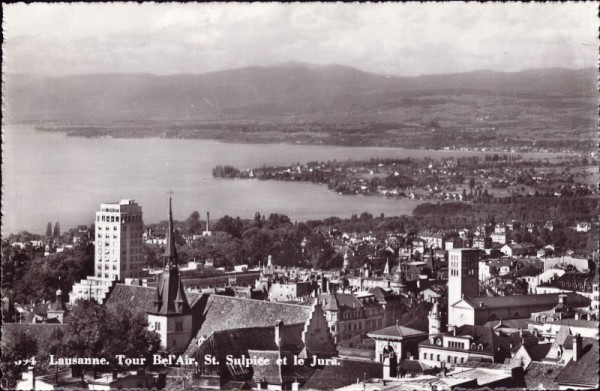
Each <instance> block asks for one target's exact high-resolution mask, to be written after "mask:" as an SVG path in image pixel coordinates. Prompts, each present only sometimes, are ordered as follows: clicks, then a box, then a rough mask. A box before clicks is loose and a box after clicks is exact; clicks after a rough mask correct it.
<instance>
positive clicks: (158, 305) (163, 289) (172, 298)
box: [150, 197, 190, 315]
mask: <svg viewBox="0 0 600 391" xmlns="http://www.w3.org/2000/svg"><path fill="white" fill-rule="evenodd" d="M171 204H172V202H171V197H169V228H168V231H167V246H166V248H165V253H164V254H163V259H164V263H165V268H164V270H163V272H162V274H161V275H160V277H159V280H158V286H157V289H156V298H155V299H154V308H153V309H152V311H151V312H150V313H152V314H157V315H184V314H187V313H188V312H189V310H190V306H189V304H188V301H187V298H186V296H185V292H184V290H183V284H182V283H181V279H180V278H179V268H178V267H177V264H178V257H177V250H176V248H175V233H174V230H173V210H172V205H171Z"/></svg>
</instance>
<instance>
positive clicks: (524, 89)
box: [3, 63, 598, 122]
mask: <svg viewBox="0 0 600 391" xmlns="http://www.w3.org/2000/svg"><path fill="white" fill-rule="evenodd" d="M597 78H598V72H597V69H595V68H583V69H577V70H572V69H562V68H549V69H533V70H526V71H521V72H496V71H489V70H481V71H473V72H465V73H456V74H444V75H424V76H417V77H399V76H393V75H380V74H372V73H368V72H364V71H361V70H358V69H355V68H352V67H348V66H342V65H324V66H321V65H313V64H306V63H285V64H279V65H274V66H265V67H245V68H239V69H231V70H224V71H218V72H210V73H203V74H174V75H152V74H142V73H130V74H86V75H71V76H54V77H52V76H42V75H30V74H5V75H4V88H3V90H4V108H3V111H4V115H5V116H6V117H7V118H8V120H12V121H39V120H50V121H101V122H106V121H109V122H110V121H123V120H127V121H135V120H177V119H193V120H228V119H240V118H243V119H246V120H248V119H254V118H256V119H263V118H272V117H278V116H285V117H290V116H291V117H294V116H301V117H304V116H305V117H307V118H315V117H316V118H318V117H319V116H321V115H331V114H332V113H334V114H339V115H346V114H348V113H355V112H356V113H360V112H365V111H372V110H378V109H380V108H382V107H384V108H386V109H389V108H390V107H395V106H396V105H397V106H398V107H401V106H403V105H407V104H411V103H410V102H411V99H414V98H415V97H421V98H422V97H424V96H429V97H432V98H433V97H436V96H437V97H439V96H440V95H444V96H448V95H451V96H452V95H460V94H463V95H464V94H470V95H485V96H492V97H493V96H502V97H511V96H514V97H518V98H532V99H552V100H556V99H562V98H565V99H570V98H591V99H594V98H595V97H596V96H597V94H598V91H597Z"/></svg>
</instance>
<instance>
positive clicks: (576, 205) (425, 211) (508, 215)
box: [413, 196, 600, 225]
mask: <svg viewBox="0 0 600 391" xmlns="http://www.w3.org/2000/svg"><path fill="white" fill-rule="evenodd" d="M599 207H600V198H597V197H571V198H562V199H557V198H556V197H553V196H549V197H546V196H539V197H503V198H490V199H488V201H487V202H475V203H461V202H444V203H439V202H438V203H436V204H433V203H424V204H421V205H418V206H417V207H416V208H415V209H414V210H413V215H414V216H420V217H422V216H433V215H436V216H443V215H453V214H460V215H462V216H464V217H467V218H470V217H474V218H476V219H477V220H480V218H481V217H485V216H489V215H494V216H496V220H497V221H507V222H509V221H511V220H517V221H521V222H533V223H536V222H537V223H544V222H546V221H548V220H552V221H554V222H555V223H556V222H560V223H561V224H563V225H574V224H575V223H577V222H578V221H590V220H591V219H592V218H596V219H597V216H598V210H599V209H598V208H599Z"/></svg>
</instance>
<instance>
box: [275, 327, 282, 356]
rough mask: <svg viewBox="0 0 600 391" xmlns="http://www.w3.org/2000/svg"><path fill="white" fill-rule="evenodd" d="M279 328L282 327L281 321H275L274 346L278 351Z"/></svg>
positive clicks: (279, 346)
mask: <svg viewBox="0 0 600 391" xmlns="http://www.w3.org/2000/svg"><path fill="white" fill-rule="evenodd" d="M281 326H283V321H281V320H277V321H276V322H275V344H276V345H277V347H278V348H280V349H281Z"/></svg>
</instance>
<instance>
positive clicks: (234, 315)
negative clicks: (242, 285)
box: [192, 295, 312, 336]
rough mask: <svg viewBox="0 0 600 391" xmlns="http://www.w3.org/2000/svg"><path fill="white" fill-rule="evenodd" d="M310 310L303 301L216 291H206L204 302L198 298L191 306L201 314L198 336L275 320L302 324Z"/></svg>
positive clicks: (271, 324)
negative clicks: (297, 301)
mask: <svg viewBox="0 0 600 391" xmlns="http://www.w3.org/2000/svg"><path fill="white" fill-rule="evenodd" d="M311 311H312V307H311V306H306V305H297V304H284V303H276V302H271V301H262V300H251V299H242V298H237V297H230V296H220V295H210V296H209V297H208V298H207V300H206V304H204V303H201V302H200V301H199V302H198V304H196V306H195V307H194V308H193V309H192V312H193V313H194V314H198V315H201V317H202V319H201V321H202V324H201V326H200V329H199V330H198V336H201V335H209V334H210V333H212V332H214V331H220V330H227V329H237V328H250V327H272V326H274V325H275V322H276V321H277V320H281V321H283V324H284V325H293V324H304V322H306V320H307V319H308V318H309V316H310V314H311Z"/></svg>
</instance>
